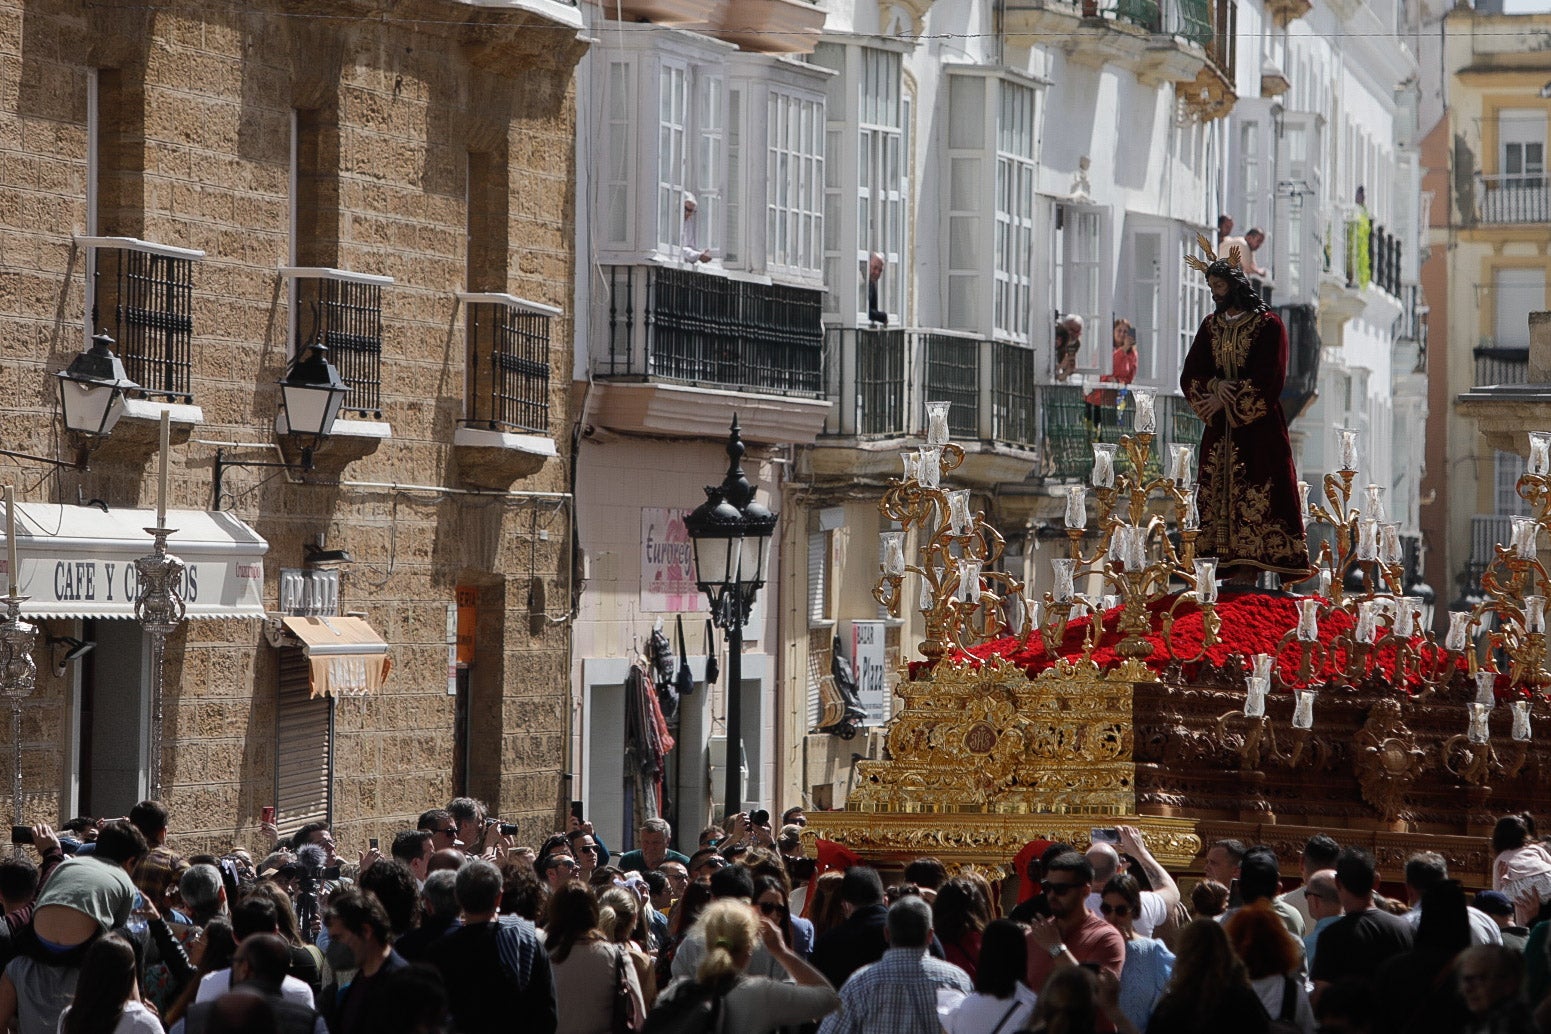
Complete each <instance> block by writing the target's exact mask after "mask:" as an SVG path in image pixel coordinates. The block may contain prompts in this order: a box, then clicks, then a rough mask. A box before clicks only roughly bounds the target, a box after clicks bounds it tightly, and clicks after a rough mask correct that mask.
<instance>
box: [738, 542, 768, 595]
mask: <svg viewBox="0 0 1551 1034" xmlns="http://www.w3.org/2000/svg"><path fill="white" fill-rule="evenodd" d="M769 545H770V536H769V535H747V536H745V537H744V539H743V545H742V547H741V549H740V551H741V552H742V554H743V555H742V559H741V561H740V562H741V565H742V567H741V578H742V580H743V582H745V583H746V584H755V585H757V584H760V583H762V582H763V581H764V580H765V556H766V553H767V547H768V546H769Z"/></svg>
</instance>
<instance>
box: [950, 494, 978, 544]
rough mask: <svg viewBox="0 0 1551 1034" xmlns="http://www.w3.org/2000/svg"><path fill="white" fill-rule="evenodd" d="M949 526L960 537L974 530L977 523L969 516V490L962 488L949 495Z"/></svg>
mask: <svg viewBox="0 0 1551 1034" xmlns="http://www.w3.org/2000/svg"><path fill="white" fill-rule="evenodd" d="M948 525H949V527H950V528H952V530H953V534H955V535H959V536H964V535H968V534H969V533H970V532H971V531H973V530H974V527H975V522H974V520H973V519H971V517H970V515H969V489H967V488H960V489H957V490H956V491H953V492H949V493H948Z"/></svg>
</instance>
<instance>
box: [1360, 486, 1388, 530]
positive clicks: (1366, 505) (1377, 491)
mask: <svg viewBox="0 0 1551 1034" xmlns="http://www.w3.org/2000/svg"><path fill="white" fill-rule="evenodd" d="M1363 516H1364V517H1366V518H1368V519H1369V520H1370V521H1379V522H1380V523H1383V521H1384V486H1383V485H1373V484H1370V485H1369V486H1368V487H1367V488H1366V489H1365V490H1364V491H1363Z"/></svg>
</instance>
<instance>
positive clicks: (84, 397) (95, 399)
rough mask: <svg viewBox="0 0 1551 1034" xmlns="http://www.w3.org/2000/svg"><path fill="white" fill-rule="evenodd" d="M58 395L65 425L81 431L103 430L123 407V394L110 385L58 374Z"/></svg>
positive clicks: (103, 431)
mask: <svg viewBox="0 0 1551 1034" xmlns="http://www.w3.org/2000/svg"><path fill="white" fill-rule="evenodd" d="M59 396H60V399H59V400H60V405H61V406H62V407H63V408H64V412H65V426H66V427H67V428H69V429H70V430H72V431H80V432H82V433H84V434H106V433H107V432H108V431H110V430H112V429H113V425H114V424H116V423H118V418H119V416H120V415H121V414H122V413H123V410H124V400H123V397H122V396H121V395H120V394H119V392H118V389H116V388H114V387H112V386H111V385H105V384H93V383H87V382H83V381H77V380H72V379H71V378H69V377H61V378H60V379H59Z"/></svg>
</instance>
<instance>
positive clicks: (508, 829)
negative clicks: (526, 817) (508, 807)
mask: <svg viewBox="0 0 1551 1034" xmlns="http://www.w3.org/2000/svg"><path fill="white" fill-rule="evenodd" d="M501 835H502V836H503V837H514V836H516V835H517V823H515V822H503V823H501Z"/></svg>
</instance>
